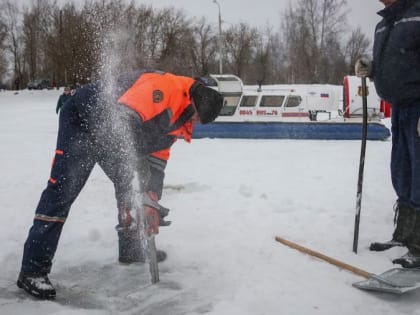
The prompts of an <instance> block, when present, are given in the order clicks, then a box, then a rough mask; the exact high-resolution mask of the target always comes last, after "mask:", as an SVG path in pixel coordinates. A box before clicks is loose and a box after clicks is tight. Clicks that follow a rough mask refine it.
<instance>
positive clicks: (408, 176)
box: [391, 104, 420, 211]
mask: <svg viewBox="0 0 420 315" xmlns="http://www.w3.org/2000/svg"><path fill="white" fill-rule="evenodd" d="M419 119H420V104H417V106H407V107H398V106H393V107H392V118H391V120H392V154H391V177H392V184H393V186H394V189H395V192H396V194H397V197H398V204H400V205H402V206H406V207H411V208H414V209H416V210H417V211H420V134H419V132H420V131H419V127H420V126H419Z"/></svg>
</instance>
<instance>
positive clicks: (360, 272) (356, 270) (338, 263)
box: [276, 236, 371, 278]
mask: <svg viewBox="0 0 420 315" xmlns="http://www.w3.org/2000/svg"><path fill="white" fill-rule="evenodd" d="M276 241H277V242H279V243H282V244H284V245H286V246H289V247H291V248H293V249H297V250H298V251H300V252H302V253H305V254H308V255H311V256H314V257H317V258H319V259H322V260H324V261H326V262H328V263H330V264H333V265H335V266H337V267H339V268H342V269H346V270H348V271H351V272H352V273H354V274H356V275H358V276H361V277H364V278H369V277H370V276H371V273H369V272H367V271H365V270H363V269H359V268H357V267H354V266H352V265H349V264H346V263H344V262H342V261H339V260H337V259H334V258H331V257H329V256H326V255H324V254H321V253H319V252H316V251H314V250H312V249H309V248H306V247H303V246H301V245H299V244H296V243H293V242H291V241H288V240H286V239H284V238H282V237H280V236H276Z"/></svg>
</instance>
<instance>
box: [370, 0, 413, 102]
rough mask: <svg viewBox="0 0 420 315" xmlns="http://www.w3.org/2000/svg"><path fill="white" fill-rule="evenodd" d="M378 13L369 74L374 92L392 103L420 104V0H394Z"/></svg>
mask: <svg viewBox="0 0 420 315" xmlns="http://www.w3.org/2000/svg"><path fill="white" fill-rule="evenodd" d="M378 14H379V15H380V16H382V17H383V19H382V21H380V22H379V23H378V25H377V26H376V30H375V41H374V45H373V78H374V82H375V87H376V91H377V92H378V95H379V96H380V97H381V98H383V99H384V100H386V101H388V102H391V103H392V105H394V106H408V105H415V104H417V105H418V106H420V0H397V1H396V2H395V3H394V4H392V5H390V6H388V7H386V8H385V9H383V10H382V11H379V12H378Z"/></svg>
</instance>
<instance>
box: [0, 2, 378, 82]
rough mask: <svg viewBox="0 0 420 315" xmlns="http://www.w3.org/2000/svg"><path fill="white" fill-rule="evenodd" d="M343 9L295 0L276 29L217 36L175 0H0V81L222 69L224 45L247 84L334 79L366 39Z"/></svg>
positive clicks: (230, 64)
mask: <svg viewBox="0 0 420 315" xmlns="http://www.w3.org/2000/svg"><path fill="white" fill-rule="evenodd" d="M209 1H210V0H209ZM269 9H270V8H267V10H269ZM347 11H348V7H347V2H346V0H297V1H296V3H295V4H293V5H292V4H290V5H289V7H288V8H287V10H285V12H283V14H282V20H281V23H280V25H281V27H280V28H279V29H278V30H274V29H273V28H272V27H270V26H266V27H264V28H255V27H251V26H250V25H249V24H247V23H240V24H236V25H235V24H229V25H227V24H225V23H223V24H222V26H223V31H222V33H221V36H219V29H218V26H217V25H214V23H210V22H209V21H208V20H206V19H205V18H196V17H194V18H193V17H189V16H187V15H186V13H185V11H183V10H182V9H176V8H174V7H169V8H164V9H157V8H153V7H151V6H145V5H141V4H140V5H138V4H136V3H135V2H134V1H133V2H131V3H128V2H126V1H123V0H85V2H84V3H83V4H81V5H75V4H74V3H73V2H68V3H66V4H64V5H61V6H60V5H58V4H57V3H56V2H55V1H54V0H33V1H32V3H31V4H30V6H29V7H28V6H24V7H23V8H21V7H19V6H18V5H17V4H16V3H15V1H14V0H0V82H2V83H3V84H7V85H9V86H10V85H12V84H13V82H14V80H15V79H16V78H18V79H19V80H20V83H21V87H25V86H26V83H27V82H28V81H30V80H33V79H37V78H46V79H49V80H51V81H54V82H57V83H58V84H60V85H63V84H73V83H76V82H79V83H85V82H88V81H90V80H94V79H96V78H98V77H101V76H103V75H109V74H110V75H113V74H115V73H121V72H123V71H130V70H133V69H138V68H156V69H161V70H164V71H171V72H174V73H177V74H182V75H190V76H204V75H207V74H209V73H219V60H220V59H219V58H220V54H219V52H221V54H222V56H221V57H222V66H223V72H224V73H231V74H235V75H238V76H239V77H241V78H242V79H243V80H244V82H246V83H248V84H256V83H257V82H261V83H264V84H269V83H331V84H340V83H341V82H342V79H343V76H344V75H345V74H349V73H352V71H353V70H352V68H353V65H354V62H355V60H356V58H357V57H359V56H360V55H362V54H365V53H366V52H367V49H368V48H369V46H370V42H369V40H368V39H367V37H366V36H365V35H364V34H363V33H362V32H361V30H360V29H355V30H351V29H349V28H348V26H347V24H346V12H347ZM218 45H220V46H218ZM219 48H220V49H219Z"/></svg>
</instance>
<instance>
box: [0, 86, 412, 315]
mask: <svg viewBox="0 0 420 315" xmlns="http://www.w3.org/2000/svg"><path fill="white" fill-rule="evenodd" d="M59 93H60V92H59V91H21V92H20V93H19V94H17V95H15V94H13V92H0V174H1V181H0V205H1V221H0V244H1V249H0V263H1V266H2V268H1V271H2V272H1V275H0V314H25V315H26V314H32V315H41V314H42V315H46V314H57V315H67V314H69V315H73V314H74V315H76V314H77V315H80V314H86V315H103V314H142V315H147V314H153V315H166V314H170V315H172V314H173V315H178V314H189V315H190V314H191V315H192V314H217V315H247V314H249V315H256V314H261V315H262V314H264V315H277V314H286V315H292V314H295V315H303V314H305V315H308V314H323V315H337V314H349V315H350V314H351V315H353V314H366V315H368V314H369V315H383V314H392V315H395V314H410V315H412V314H420V308H419V307H418V301H419V298H420V293H419V292H418V291H412V292H410V293H407V294H404V295H401V296H393V295H389V294H379V293H369V292H364V291H360V290H358V289H356V288H353V287H352V283H354V282H357V281H360V280H362V278H360V277H359V276H356V275H354V274H352V273H350V272H348V271H345V270H340V269H338V268H337V267H335V266H332V265H330V264H328V263H326V262H323V261H320V260H318V259H316V258H313V257H310V256H308V255H304V254H302V253H300V252H297V251H295V250H293V249H290V248H288V247H285V246H284V245H282V244H280V243H278V242H276V241H275V240H274V238H275V236H277V235H278V236H282V237H285V238H287V239H289V240H291V241H294V242H297V243H299V244H301V245H304V246H306V247H310V248H311V249H313V250H316V251H320V252H322V253H324V254H326V255H329V256H332V257H334V258H336V259H339V260H342V261H345V262H347V263H349V264H352V265H355V266H357V267H359V268H362V269H365V270H367V271H369V272H373V273H376V274H379V273H382V272H384V271H385V270H387V269H390V268H393V267H394V266H393V265H392V263H391V260H392V259H393V258H396V257H399V256H400V255H402V254H404V253H405V250H404V249H403V248H396V249H392V250H389V251H387V252H383V253H372V252H370V251H369V250H368V248H367V247H368V245H369V243H370V242H371V241H374V240H386V239H388V238H389V237H390V236H391V233H392V230H393V226H392V220H393V211H392V206H393V203H394V199H395V195H394V192H393V189H392V186H391V183H390V175H389V157H390V147H391V142H390V141H383V142H382V141H378V142H368V143H367V155H366V164H365V177H364V186H363V201H362V216H361V226H360V240H359V253H358V254H357V255H356V254H354V253H353V252H352V243H353V228H354V215H355V203H356V201H355V197H356V186H357V174H358V163H359V154H360V141H305V140H297V141H292V140H220V139H215V140H211V139H202V140H193V142H192V143H191V144H187V143H185V142H183V141H178V143H176V144H175V145H174V147H173V149H172V158H171V160H170V162H169V164H168V168H167V175H166V182H165V189H164V196H163V199H162V201H161V203H162V204H163V205H165V206H167V207H169V208H170V209H171V213H170V215H169V217H168V219H169V220H172V225H171V226H170V227H163V228H161V233H160V234H159V235H158V236H157V239H156V241H157V245H158V247H159V248H161V249H164V250H166V251H167V253H168V259H167V261H165V262H163V263H162V264H160V279H161V282H160V283H158V284H156V285H151V284H150V275H149V271H148V266H147V265H140V264H138V265H130V266H124V265H120V264H119V263H118V262H117V235H116V231H115V230H114V226H115V225H116V221H117V219H116V218H117V212H116V202H115V200H114V196H113V187H112V185H111V183H110V182H109V180H108V179H107V178H106V177H105V175H104V174H103V172H102V171H101V169H100V168H95V170H94V172H93V174H92V176H91V178H90V179H89V181H88V183H87V185H86V187H85V188H84V190H83V191H82V193H81V195H80V196H79V198H78V199H77V200H76V202H75V204H74V205H73V207H72V211H71V213H70V217H69V219H68V221H67V223H66V225H65V227H64V231H63V235H62V238H61V241H60V244H59V248H58V251H57V254H56V257H55V261H54V266H53V270H52V273H51V275H50V278H51V280H52V282H53V284H54V285H55V286H56V289H57V299H56V300H55V301H38V300H35V299H33V298H31V297H29V296H27V295H26V294H25V293H24V292H23V291H22V290H19V289H18V288H17V287H16V285H15V280H16V277H17V274H18V271H19V268H20V261H21V257H22V248H23V243H24V241H25V239H26V236H27V233H28V229H29V227H30V225H31V222H32V218H33V214H34V209H35V206H36V204H37V202H38V200H39V196H40V194H41V191H42V190H43V189H44V187H45V185H46V183H47V180H48V178H49V169H50V166H51V161H52V157H53V154H54V149H55V140H56V129H57V121H58V118H57V116H56V114H55V105H56V101H57V98H58V96H59Z"/></svg>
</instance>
